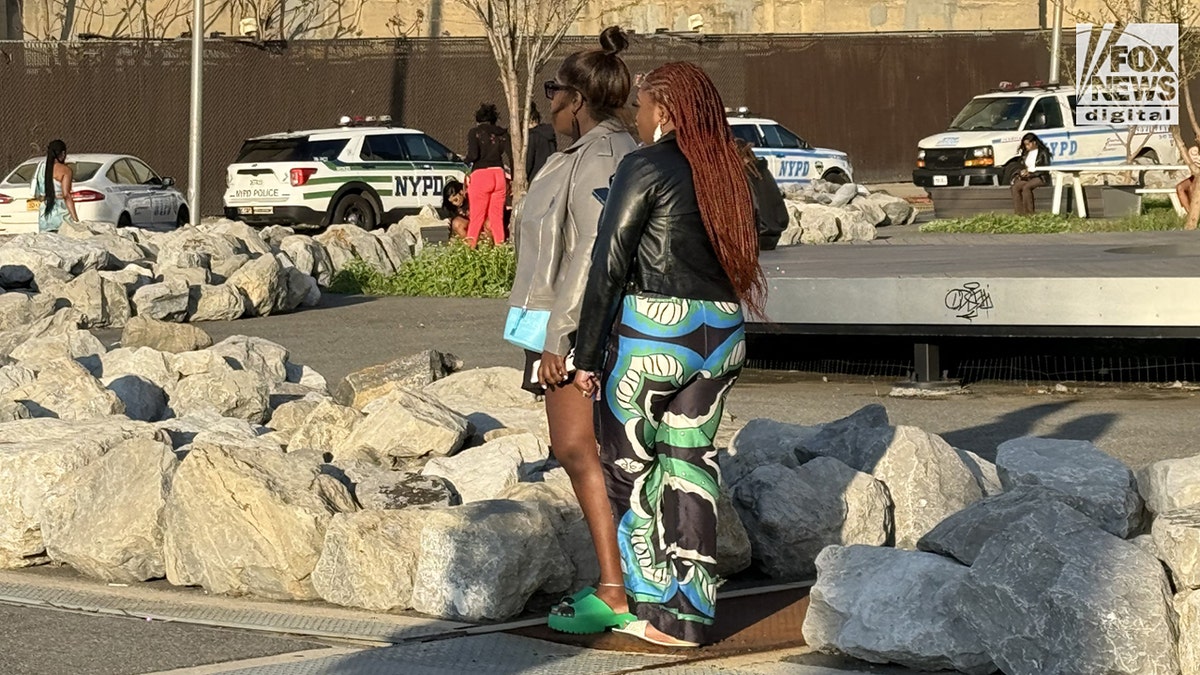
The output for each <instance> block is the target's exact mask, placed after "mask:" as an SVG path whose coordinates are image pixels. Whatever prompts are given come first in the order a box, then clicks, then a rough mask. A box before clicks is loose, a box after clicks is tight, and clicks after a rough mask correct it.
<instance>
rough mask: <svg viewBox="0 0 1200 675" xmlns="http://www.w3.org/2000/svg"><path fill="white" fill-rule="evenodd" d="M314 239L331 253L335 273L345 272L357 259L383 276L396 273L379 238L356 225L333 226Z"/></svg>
mask: <svg viewBox="0 0 1200 675" xmlns="http://www.w3.org/2000/svg"><path fill="white" fill-rule="evenodd" d="M313 239H315V240H316V241H317V243H319V244H321V246H323V247H324V248H325V250H326V251H328V252H329V258H330V262H331V263H332V265H333V269H334V272H335V273H337V272H341V271H342V270H344V269H345V268H346V266H347V265H348V264H349V263H350V262H351V261H352V260H354V259H356V258H357V259H359V260H361V261H363V262H364V263H365V264H366V265H368V266H369V267H372V268H374V269H375V270H377V271H379V272H380V273H381V274H385V275H390V274H393V273H395V271H396V266H395V264H394V263H392V260H391V259H390V258H389V257H388V254H387V251H386V250H385V249H384V247H383V244H382V242H380V241H379V238H378V237H375V236H373V235H372V234H371V233H370V232H367V231H366V230H364V229H362V228H361V227H358V226H356V225H342V224H339V225H332V226H330V227H328V228H327V229H326V230H325V232H324V233H323V234H319V235H317V236H316V237H313Z"/></svg>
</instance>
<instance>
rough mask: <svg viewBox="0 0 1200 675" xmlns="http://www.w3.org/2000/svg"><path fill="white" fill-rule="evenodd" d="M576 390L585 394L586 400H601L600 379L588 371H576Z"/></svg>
mask: <svg viewBox="0 0 1200 675" xmlns="http://www.w3.org/2000/svg"><path fill="white" fill-rule="evenodd" d="M575 388H576V389H578V390H579V391H581V392H583V395H584V396H585V397H586V398H590V399H592V400H593V401H599V400H600V378H598V377H596V374H595V373H593V372H590V371H587V370H577V371H575Z"/></svg>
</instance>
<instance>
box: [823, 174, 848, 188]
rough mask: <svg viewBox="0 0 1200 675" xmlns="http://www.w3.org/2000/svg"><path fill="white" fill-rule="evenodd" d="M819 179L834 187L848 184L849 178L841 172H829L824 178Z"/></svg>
mask: <svg viewBox="0 0 1200 675" xmlns="http://www.w3.org/2000/svg"><path fill="white" fill-rule="evenodd" d="M821 178H822V179H823V180H825V181H827V182H830V183H833V184H834V185H845V184H846V183H849V182H850V177H849V176H847V175H846V174H844V173H842V172H841V171H830V172H829V173H827V174H825V175H824V176H821Z"/></svg>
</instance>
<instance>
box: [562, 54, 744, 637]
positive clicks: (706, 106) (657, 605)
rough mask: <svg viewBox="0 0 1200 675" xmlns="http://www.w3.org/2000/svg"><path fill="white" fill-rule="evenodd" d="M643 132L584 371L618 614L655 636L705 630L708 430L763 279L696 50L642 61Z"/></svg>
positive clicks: (598, 291) (585, 317)
mask: <svg viewBox="0 0 1200 675" xmlns="http://www.w3.org/2000/svg"><path fill="white" fill-rule="evenodd" d="M637 104H638V113H637V127H638V133H639V134H640V135H641V137H642V139H643V141H644V142H645V143H646V146H645V147H643V148H640V149H638V150H635V151H634V152H631V153H629V154H628V155H626V156H625V158H624V159H623V160H622V161H621V163H620V164H619V165H618V167H617V171H616V173H615V174H614V175H613V182H612V185H611V187H610V192H609V196H608V200H607V202H606V204H605V206H604V211H603V214H602V215H601V217H600V226H599V231H598V235H597V238H596V244H595V248H594V249H593V253H592V267H591V272H590V275H589V277H588V284H587V287H586V290H585V292H584V298H583V307H582V311H581V313H580V323H579V329H578V337H577V342H576V347H575V366H576V368H577V369H578V372H577V373H576V377H575V385H576V386H577V387H578V388H579V389H580V390H581V391H583V392H584V395H585V396H592V397H595V398H597V399H599V400H600V401H601V402H600V404H599V405H598V409H597V416H598V418H599V422H598V430H599V440H600V446H601V459H602V460H603V462H604V469H605V478H606V482H607V487H608V493H609V499H610V501H611V503H612V507H613V511H614V516H615V518H616V519H617V539H618V543H619V545H620V549H621V558H622V568H623V571H624V580H625V590H626V594H627V595H628V596H629V598H630V599H631V600H632V602H631V605H632V607H633V608H635V609H636V611H635V613H636V615H637V618H638V620H637V621H633V622H631V623H629V624H628V625H626V626H624V627H622V628H619V629H617V630H618V631H619V632H623V633H629V634H632V635H635V636H637V637H639V638H642V639H644V640H647V641H649V642H653V643H655V644H660V645H666V646H673V647H695V646H698V645H699V644H702V643H705V642H706V641H707V639H706V638H707V636H708V629H709V628H710V627H711V626H712V623H713V618H714V616H715V612H716V590H717V575H716V562H717V561H716V555H717V498H718V495H719V492H720V488H719V485H720V472H719V469H718V466H717V452H716V449H715V448H714V447H713V437H714V436H715V435H716V432H717V426H718V425H719V424H720V422H721V411H722V408H723V406H724V402H725V396H726V394H728V392H729V389H730V387H732V386H733V383H734V381H735V380H736V379H737V377H738V375H739V374H740V373H741V369H742V363H743V361H744V360H745V355H746V347H745V344H746V343H745V331H744V328H743V315H742V307H743V305H744V306H745V307H746V308H748V309H749V310H750V311H752V312H754V313H756V314H758V315H761V314H762V307H763V303H764V291H765V283H764V281H765V280H764V277H763V274H762V270H761V268H760V267H759V264H758V231H757V224H756V218H755V209H754V202H753V198H752V196H751V190H750V185H749V183H748V180H747V175H746V172H745V163H744V162H743V159H742V156H741V154H740V153H739V151H738V148H737V146H736V145H735V143H734V138H733V134H732V131H731V130H730V128H729V124H728V122H727V121H726V119H725V105H724V103H723V102H722V101H721V96H720V94H719V93H718V92H717V88H716V86H715V85H713V83H712V80H710V79H709V77H708V75H706V74H705V73H704V71H703V70H701V69H700V68H698V67H696V66H695V65H692V64H690V63H668V64H666V65H664V66H662V67H661V68H658V69H657V70H654V71H653V72H651V73H650V74H648V75H647V76H646V77H645V78H644V79H643V80H642V82H641V85H640V88H639V91H638V96H637Z"/></svg>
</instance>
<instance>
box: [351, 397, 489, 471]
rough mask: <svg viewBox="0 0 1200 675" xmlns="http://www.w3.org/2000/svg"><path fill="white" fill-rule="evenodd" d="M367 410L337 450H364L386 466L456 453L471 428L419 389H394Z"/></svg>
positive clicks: (355, 451) (360, 451)
mask: <svg viewBox="0 0 1200 675" xmlns="http://www.w3.org/2000/svg"><path fill="white" fill-rule="evenodd" d="M366 412H367V417H366V419H364V420H362V421H361V422H360V423H359V424H358V425H356V426H355V428H354V431H353V432H352V433H351V434H350V436H349V437H348V438H347V439H346V441H345V443H344V444H343V445H342V446H341V448H339V449H338V451H339V452H341V453H355V454H362V453H365V454H366V455H368V456H370V457H373V458H374V459H375V460H376V461H378V462H379V463H381V464H383V465H385V466H401V465H403V464H404V463H406V462H407V460H410V459H414V458H420V457H438V456H446V455H450V454H453V453H454V452H455V451H457V450H458V449H459V448H461V447H462V445H463V442H464V441H465V440H466V439H467V437H468V436H469V435H470V432H471V427H470V423H469V422H467V420H466V419H464V418H463V417H462V416H460V415H458V414H457V413H455V412H454V411H452V410H450V409H449V408H446V407H445V406H443V405H441V404H440V403H438V402H437V401H435V400H433V399H432V398H430V397H429V396H426V395H425V394H420V393H417V392H411V391H405V390H397V391H394V392H392V393H391V394H389V395H387V396H385V397H383V398H381V399H377V400H375V401H373V402H372V403H371V405H370V406H368V409H367V411H366Z"/></svg>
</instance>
